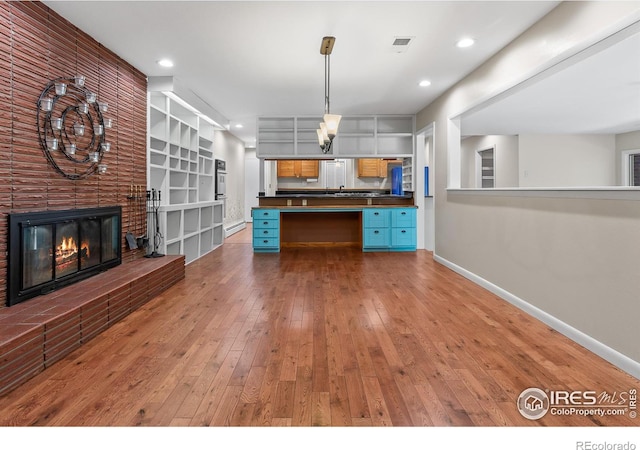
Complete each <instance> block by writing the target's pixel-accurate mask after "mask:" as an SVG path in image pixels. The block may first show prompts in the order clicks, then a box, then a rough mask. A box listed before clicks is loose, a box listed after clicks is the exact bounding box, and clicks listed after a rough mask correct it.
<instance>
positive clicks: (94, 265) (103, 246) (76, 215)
mask: <svg viewBox="0 0 640 450" xmlns="http://www.w3.org/2000/svg"><path fill="white" fill-rule="evenodd" d="M121 218H122V210H121V207H119V206H114V207H106V208H89V209H72V210H65V211H41V212H34V213H19V214H10V215H9V270H8V283H7V284H8V289H7V306H11V305H15V304H16V303H20V302H23V301H25V300H28V299H30V298H33V297H35V296H37V295H40V294H44V293H46V292H49V291H51V290H54V289H56V288H58V287H61V286H65V285H68V284H71V283H74V282H76V281H79V280H81V279H83V278H86V277H89V276H91V275H95V274H96V273H98V272H101V271H104V270H106V269H108V268H110V267H114V266H116V265H118V264H120V262H121V246H120V236H121V230H122V227H121Z"/></svg>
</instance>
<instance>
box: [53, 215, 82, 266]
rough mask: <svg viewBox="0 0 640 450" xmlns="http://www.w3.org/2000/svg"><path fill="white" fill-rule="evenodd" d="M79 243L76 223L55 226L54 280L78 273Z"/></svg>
mask: <svg viewBox="0 0 640 450" xmlns="http://www.w3.org/2000/svg"><path fill="white" fill-rule="evenodd" d="M79 242H80V239H79V237H78V222H77V221H75V220H74V221H71V222H65V223H59V224H56V248H55V255H56V256H55V261H56V266H55V267H56V269H55V277H56V278H63V277H65V276H67V275H70V274H72V273H75V272H77V271H78V252H79V247H78V245H79Z"/></svg>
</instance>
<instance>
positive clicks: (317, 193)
mask: <svg viewBox="0 0 640 450" xmlns="http://www.w3.org/2000/svg"><path fill="white" fill-rule="evenodd" d="M259 198H281V199H286V198H303V199H304V198H395V199H407V198H413V192H409V191H407V192H405V193H404V194H403V195H397V194H391V193H390V192H389V191H388V190H387V191H372V190H368V191H365V190H343V191H339V190H331V189H329V190H324V189H322V190H320V189H318V190H290V191H276V195H273V196H259Z"/></svg>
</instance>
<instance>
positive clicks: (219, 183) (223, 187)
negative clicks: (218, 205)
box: [215, 159, 227, 218]
mask: <svg viewBox="0 0 640 450" xmlns="http://www.w3.org/2000/svg"><path fill="white" fill-rule="evenodd" d="M215 163H216V164H215V177H216V200H221V201H222V211H223V217H224V218H226V217H227V212H226V210H227V205H226V203H227V163H226V162H225V161H223V160H221V159H216V161H215Z"/></svg>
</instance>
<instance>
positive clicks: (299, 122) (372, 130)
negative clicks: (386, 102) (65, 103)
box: [257, 115, 415, 159]
mask: <svg viewBox="0 0 640 450" xmlns="http://www.w3.org/2000/svg"><path fill="white" fill-rule="evenodd" d="M321 121H322V117H260V118H259V119H258V142H257V155H258V157H259V158H276V159H277V158H292V157H295V158H301V159H325V158H328V157H329V158H332V157H333V158H337V157H340V158H363V157H383V158H384V157H398V156H408V157H411V156H413V153H414V138H413V136H414V131H415V117H414V116H412V115H378V116H364V115H363V116H343V117H342V120H341V121H340V127H339V129H338V134H337V136H336V137H335V139H334V141H333V145H332V149H331V152H329V153H328V154H325V153H322V151H321V150H320V146H319V145H318V138H317V135H316V129H317V128H318V127H319V124H320V122H321Z"/></svg>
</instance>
